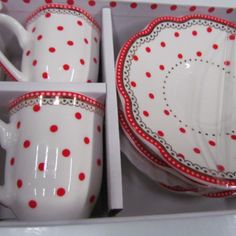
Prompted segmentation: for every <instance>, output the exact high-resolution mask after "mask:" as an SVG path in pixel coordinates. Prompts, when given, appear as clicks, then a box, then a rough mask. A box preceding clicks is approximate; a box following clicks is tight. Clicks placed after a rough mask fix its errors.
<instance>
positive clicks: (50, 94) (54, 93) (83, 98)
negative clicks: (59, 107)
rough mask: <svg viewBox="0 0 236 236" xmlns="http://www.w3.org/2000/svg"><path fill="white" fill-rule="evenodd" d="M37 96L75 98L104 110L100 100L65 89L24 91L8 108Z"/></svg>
mask: <svg viewBox="0 0 236 236" xmlns="http://www.w3.org/2000/svg"><path fill="white" fill-rule="evenodd" d="M39 96H44V97H47V98H50V97H52V98H53V97H56V96H59V97H62V98H73V99H74V98H75V99H77V100H80V101H82V102H85V103H87V104H89V105H91V106H94V107H96V108H98V109H101V110H104V105H103V104H101V103H100V102H98V101H96V100H94V99H92V98H89V97H87V96H85V95H83V94H80V93H74V92H66V91H34V92H30V93H26V94H24V95H22V96H20V97H18V98H16V99H15V100H13V101H12V102H11V103H10V110H11V109H13V108H14V107H15V106H17V105H18V104H19V103H21V102H22V101H25V100H29V99H35V98H38V97H39Z"/></svg>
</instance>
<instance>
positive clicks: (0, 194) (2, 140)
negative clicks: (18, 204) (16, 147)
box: [0, 120, 13, 207]
mask: <svg viewBox="0 0 236 236" xmlns="http://www.w3.org/2000/svg"><path fill="white" fill-rule="evenodd" d="M12 140H13V132H12V128H11V125H10V124H6V123H4V122H3V121H2V120H0V145H1V146H2V147H3V148H4V149H5V150H7V149H8V148H9V147H10V145H11V142H12ZM11 169H12V168H11ZM7 175H10V173H7ZM6 181H7V180H6V179H5V183H6ZM12 197H13V196H12V193H11V188H10V187H9V186H6V185H5V184H4V185H2V186H0V202H1V203H2V204H3V205H5V206H6V207H8V206H10V204H11V200H12Z"/></svg>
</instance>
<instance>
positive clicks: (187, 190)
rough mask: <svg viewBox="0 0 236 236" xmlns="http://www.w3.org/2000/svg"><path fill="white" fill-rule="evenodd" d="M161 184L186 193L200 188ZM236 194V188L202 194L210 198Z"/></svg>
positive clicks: (194, 191)
mask: <svg viewBox="0 0 236 236" xmlns="http://www.w3.org/2000/svg"><path fill="white" fill-rule="evenodd" d="M159 185H160V186H161V187H162V188H164V189H167V190H169V191H172V192H178V193H185V192H193V193H197V192H198V190H197V189H194V188H192V189H186V188H182V187H181V186H169V185H166V184H164V183H160V182H159ZM235 194H236V191H235V190H225V191H219V192H210V193H206V194H201V196H203V197H208V198H226V197H232V196H234V195H235Z"/></svg>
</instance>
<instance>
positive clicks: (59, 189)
mask: <svg viewBox="0 0 236 236" xmlns="http://www.w3.org/2000/svg"><path fill="white" fill-rule="evenodd" d="M65 193H66V190H65V189H64V188H58V189H57V196H58V197H63V196H64V195H65Z"/></svg>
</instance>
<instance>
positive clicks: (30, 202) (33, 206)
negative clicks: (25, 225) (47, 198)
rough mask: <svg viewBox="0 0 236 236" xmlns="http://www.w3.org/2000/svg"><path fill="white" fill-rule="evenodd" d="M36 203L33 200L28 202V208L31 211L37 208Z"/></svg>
mask: <svg viewBox="0 0 236 236" xmlns="http://www.w3.org/2000/svg"><path fill="white" fill-rule="evenodd" d="M37 205H38V204H37V202H36V201H35V200H30V201H29V202H28V206H29V207H30V208H32V209H34V208H36V207H37Z"/></svg>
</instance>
